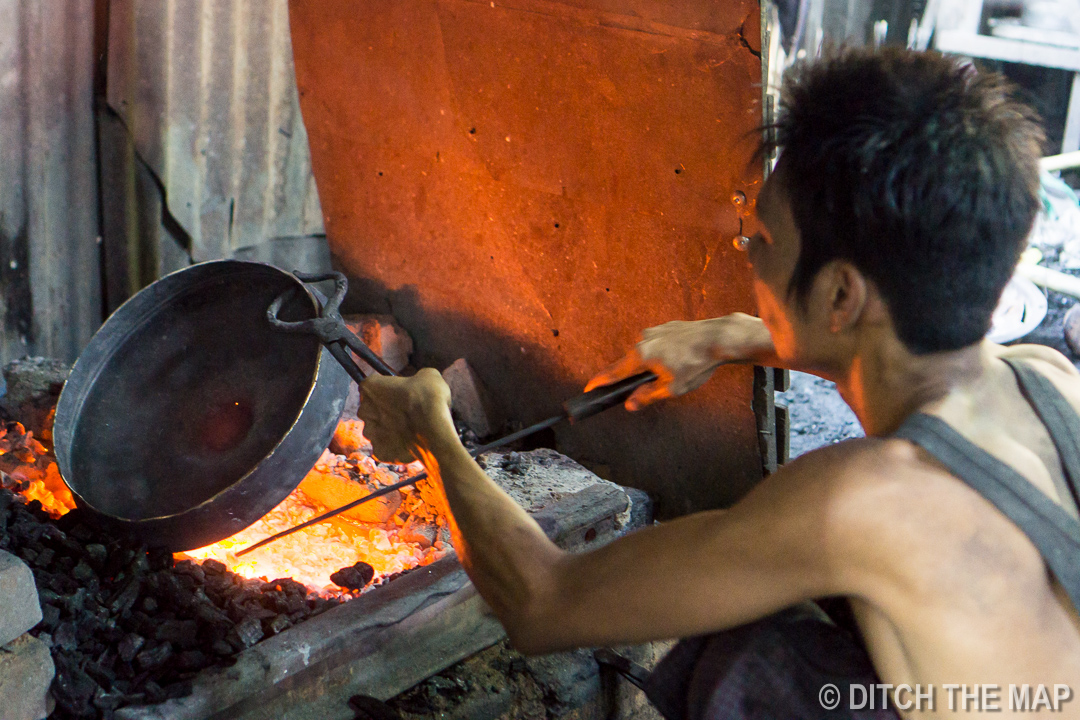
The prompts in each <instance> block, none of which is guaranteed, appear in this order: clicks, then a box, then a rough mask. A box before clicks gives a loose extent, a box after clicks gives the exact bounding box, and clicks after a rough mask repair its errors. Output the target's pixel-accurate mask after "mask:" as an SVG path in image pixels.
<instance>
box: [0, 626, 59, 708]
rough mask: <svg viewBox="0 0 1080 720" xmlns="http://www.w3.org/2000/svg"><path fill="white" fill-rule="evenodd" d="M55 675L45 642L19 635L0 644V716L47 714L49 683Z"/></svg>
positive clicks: (54, 667) (29, 636)
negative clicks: (6, 642)
mask: <svg viewBox="0 0 1080 720" xmlns="http://www.w3.org/2000/svg"><path fill="white" fill-rule="evenodd" d="M55 675H56V666H55V665H53V660H52V655H50V654H49V646H48V645H46V644H45V643H44V642H42V641H41V640H38V639H37V638H35V637H33V636H31V635H20V636H19V637H18V638H16V639H15V640H13V641H11V642H10V643H8V644H6V645H4V646H2V647H0V717H3V718H4V720H41V719H42V718H44V717H46V716H47V715H48V714H49V705H50V702H49V686H50V685H51V684H52V681H53V677H54V676H55Z"/></svg>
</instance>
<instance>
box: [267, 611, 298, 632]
mask: <svg viewBox="0 0 1080 720" xmlns="http://www.w3.org/2000/svg"><path fill="white" fill-rule="evenodd" d="M289 627H292V621H290V620H289V618H288V617H286V616H285V615H278V616H276V617H275V618H274V619H273V620H270V621H269V622H266V623H263V628H264V629H265V630H266V633H267V634H268V635H277V634H278V633H279V632H281V631H282V630H285V629H286V628H289Z"/></svg>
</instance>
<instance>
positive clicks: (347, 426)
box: [0, 420, 449, 596]
mask: <svg viewBox="0 0 1080 720" xmlns="http://www.w3.org/2000/svg"><path fill="white" fill-rule="evenodd" d="M331 448H333V450H335V451H336V452H332V451H331V450H327V451H326V452H324V453H323V455H322V457H321V458H320V459H319V462H318V463H317V464H316V465H315V467H314V468H313V469H312V470H311V472H310V473H308V475H307V476H306V477H305V478H304V480H303V481H302V482H301V483H300V486H299V487H298V488H297V489H296V490H294V491H293V493H292V494H291V495H289V496H288V497H287V498H285V500H283V501H282V502H281V503H280V504H278V506H277V507H275V508H274V509H273V510H271V511H270V512H269V513H267V514H266V515H264V516H263V517H262V518H261V519H260V520H259V521H258V522H256V523H255V524H254V525H252V526H250V527H248V528H246V529H244V530H242V531H240V532H239V533H236V534H235V535H233V536H231V537H229V538H226V539H224V540H222V541H220V542H217V543H214V544H213V545H208V546H206V547H202V548H198V549H196V550H188V551H186V552H182V553H176V554H175V557H176V559H178V560H180V559H193V560H196V561H198V562H202V561H205V560H208V559H213V560H217V561H220V562H222V563H224V564H225V566H226V567H227V568H228V569H229V570H231V571H232V572H234V573H237V574H238V575H242V576H244V577H247V578H262V579H265V580H273V579H278V578H285V577H288V578H292V579H293V580H296V581H297V582H301V583H303V584H304V585H306V586H307V587H308V588H309V589H310V590H311V591H313V592H318V593H320V594H321V595H324V596H341V595H345V594H347V591H345V590H343V589H342V588H340V587H338V586H337V585H335V584H334V583H333V582H332V581H331V580H330V575H331V574H332V573H334V572H336V571H337V570H340V569H342V568H345V567H349V566H352V565H354V564H356V563H357V562H365V563H367V564H369V565H371V567H372V568H374V570H375V578H374V582H373V583H372V585H375V584H378V583H379V581H380V580H381V579H383V578H386V577H387V576H390V575H393V574H395V573H399V572H403V571H405V570H410V569H412V568H415V567H418V566H421V565H428V564H430V563H432V562H434V561H435V560H438V559H439V558H440V557H443V556H444V555H445V554H446V553H447V551H448V549H449V548H448V542H447V540H446V533H445V531H444V528H445V526H446V521H445V516H444V514H443V513H442V512H440V511H439V508H440V507H441V505H442V499H441V496H440V495H439V493H438V492H437V491H436V489H435V488H434V487H433V486H431V485H430V484H429V483H428V482H427V481H420V482H419V483H418V484H417V486H416V487H415V488H407V489H406V490H405V492H400V493H394V494H391V495H389V496H386V497H385V498H379V499H378V500H377V501H374V502H371V503H368V504H366V505H361V506H359V507H357V508H355V509H354V511H351V512H349V513H346V514H343V515H341V516H338V517H336V518H332V519H330V520H328V521H326V522H322V523H319V524H317V525H313V526H312V527H309V528H305V529H304V530H301V531H299V532H297V533H294V534H292V535H290V536H288V537H285V538H282V539H280V540H278V541H276V542H274V543H271V544H270V545H267V546H265V547H263V548H260V549H258V550H256V551H254V552H252V553H250V554H248V555H245V556H244V557H242V558H237V557H236V555H235V552H236V551H237V550H241V549H243V548H245V547H247V546H248V545H250V544H252V543H254V542H256V541H258V540H261V539H263V538H265V537H267V536H269V535H272V534H274V533H276V532H280V531H282V530H285V529H288V528H290V527H293V526H295V525H297V524H299V523H302V522H304V521H306V520H310V519H311V518H313V517H315V516H317V515H319V514H322V513H323V512H325V511H326V510H329V509H332V508H334V507H339V506H340V505H344V504H345V503H347V502H350V501H352V500H355V499H358V498H360V497H363V496H364V495H366V494H367V493H369V492H371V491H373V490H375V489H378V488H379V487H382V486H385V485H389V484H391V483H394V482H397V481H398V480H400V479H402V478H404V477H407V476H412V475H415V474H417V473H418V472H420V470H421V469H422V468H421V466H420V465H419V463H413V464H411V465H408V466H392V465H391V466H388V465H383V464H381V463H377V462H376V461H375V460H374V459H373V458H372V457H371V445H370V443H368V442H367V440H366V439H365V438H364V437H363V423H362V422H360V421H359V420H353V421H343V422H341V424H340V425H339V426H338V429H337V432H336V433H335V436H334V442H333V443H332V445H331ZM0 460H2V461H4V462H0V467H2V468H3V469H4V470H5V471H6V472H7V473H8V475H9V476H10V478H11V479H12V480H13V481H14V483H15V486H16V489H17V491H18V492H19V493H20V494H22V495H23V496H24V497H25V498H26V499H27V501H34V500H37V501H38V502H40V503H41V505H42V508H43V509H44V510H45V511H46V512H48V513H49V514H50V515H52V516H53V517H54V518H58V517H60V516H62V515H64V514H65V513H67V512H68V511H70V510H72V509H74V508H75V503H74V499H73V498H72V496H71V493H70V492H69V491H68V489H67V487H66V486H65V485H64V483H63V480H62V479H61V477H60V473H59V471H58V470H57V467H56V462H55V461H54V460H53V458H52V455H51V453H50V452H49V451H48V449H47V448H46V447H45V446H44V445H43V444H42V443H40V442H38V441H37V440H36V439H34V438H33V435H32V433H29V432H27V431H26V430H25V428H23V426H22V425H20V424H18V423H14V424H12V425H9V426H8V427H7V428H6V429H5V428H3V427H2V426H0ZM372 585H369V586H368V587H371V586H372Z"/></svg>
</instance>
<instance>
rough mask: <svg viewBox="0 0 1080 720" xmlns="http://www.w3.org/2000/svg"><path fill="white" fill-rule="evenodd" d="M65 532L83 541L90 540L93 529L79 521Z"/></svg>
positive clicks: (92, 536)
mask: <svg viewBox="0 0 1080 720" xmlns="http://www.w3.org/2000/svg"><path fill="white" fill-rule="evenodd" d="M61 530H63V528H61ZM67 534H68V535H70V536H71V537H73V538H75V539H76V540H80V541H82V542H84V543H87V542H90V541H91V540H93V538H94V531H93V530H91V529H90V528H88V527H87V526H86V524H85V523H81V522H80V523H77V524H76V525H75V526H74V527H72V528H71V529H70V530H68V531H67Z"/></svg>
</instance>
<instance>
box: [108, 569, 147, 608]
mask: <svg viewBox="0 0 1080 720" xmlns="http://www.w3.org/2000/svg"><path fill="white" fill-rule="evenodd" d="M140 587H141V586H140V583H139V580H138V578H136V579H134V580H131V581H130V582H128V584H127V585H125V586H124V589H123V590H121V591H120V592H118V593H117V594H116V595H115V597H113V599H112V600H110V601H109V603H108V605H107V607H108V608H109V612H111V613H112V614H113V615H119V614H121V613H123V612H124V611H126V610H130V609H131V607H132V606H133V605H134V604H135V601H136V600H138V598H139V589H140Z"/></svg>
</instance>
